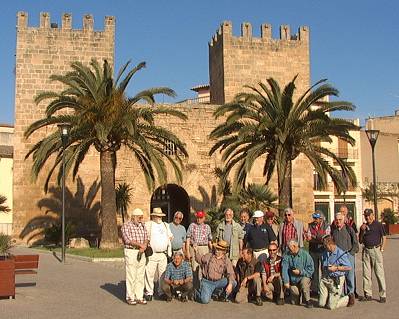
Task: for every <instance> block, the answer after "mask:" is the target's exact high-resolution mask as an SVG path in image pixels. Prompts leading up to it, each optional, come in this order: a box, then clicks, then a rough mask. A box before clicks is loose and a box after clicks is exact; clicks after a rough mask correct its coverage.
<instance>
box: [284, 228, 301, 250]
mask: <svg viewBox="0 0 399 319" xmlns="http://www.w3.org/2000/svg"><path fill="white" fill-rule="evenodd" d="M292 239H295V240H298V238H297V232H296V229H295V226H294V224H293V223H288V224H287V223H284V225H283V243H282V244H283V245H282V246H283V247H287V245H288V243H289V242H290V240H292Z"/></svg>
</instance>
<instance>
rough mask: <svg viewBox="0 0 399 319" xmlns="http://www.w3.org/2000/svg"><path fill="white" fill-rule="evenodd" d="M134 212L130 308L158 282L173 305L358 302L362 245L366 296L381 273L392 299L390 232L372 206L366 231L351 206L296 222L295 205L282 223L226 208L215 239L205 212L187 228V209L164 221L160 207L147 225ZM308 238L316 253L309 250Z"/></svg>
mask: <svg viewBox="0 0 399 319" xmlns="http://www.w3.org/2000/svg"><path fill="white" fill-rule="evenodd" d="M128 215H129V220H128V221H127V222H126V223H125V224H124V225H123V226H122V229H121V231H122V238H123V242H124V245H125V249H124V252H125V264H126V301H127V303H128V304H130V305H136V304H146V303H147V302H148V301H151V300H152V299H153V296H154V294H155V291H154V290H155V289H154V282H157V291H156V295H157V296H158V297H160V298H162V299H164V300H166V301H167V302H170V301H172V299H173V298H176V299H178V300H180V301H181V302H187V301H188V300H190V299H193V300H195V301H197V302H200V303H203V304H206V303H209V302H210V301H211V300H212V299H217V300H220V301H226V302H230V301H234V302H236V303H243V302H248V301H250V302H253V303H254V304H256V305H258V306H262V305H263V301H264V300H270V301H274V302H275V303H276V304H277V305H284V304H285V302H286V301H290V302H291V303H292V304H300V303H301V299H302V302H303V303H304V304H305V306H306V307H307V308H312V307H313V306H314V305H313V301H312V299H311V297H312V296H313V297H317V298H318V306H319V307H327V308H329V309H335V308H339V307H344V306H353V305H354V303H355V296H356V279H355V254H356V253H357V252H358V251H359V246H360V244H361V245H363V248H362V264H363V265H362V266H363V291H364V295H363V296H362V297H359V300H361V301H370V300H372V292H371V273H372V271H374V273H375V275H376V277H377V281H378V286H379V297H380V299H379V301H380V302H381V303H384V302H386V287H385V279H384V269H383V257H382V252H383V251H384V247H385V243H386V236H385V232H384V228H383V226H382V224H381V223H379V222H378V221H376V220H375V216H374V212H373V211H372V210H371V209H366V210H365V211H364V218H365V222H364V223H363V224H362V225H361V227H360V232H359V234H358V230H357V227H356V225H355V223H354V221H353V219H352V218H350V217H349V216H348V209H347V207H346V206H342V207H341V208H340V210H339V212H338V213H336V214H335V219H334V221H333V222H332V223H331V224H328V223H327V222H326V221H325V219H324V216H323V215H322V214H321V213H320V212H316V213H314V214H312V218H313V221H312V222H311V223H309V224H308V225H304V224H303V223H302V222H301V221H300V220H298V219H296V218H295V214H294V211H293V210H292V209H291V208H287V209H285V211H284V221H283V222H282V223H281V224H280V225H278V224H277V223H276V222H275V221H276V217H275V215H274V213H273V212H270V211H268V212H266V213H264V212H262V211H259V210H258V211H255V212H254V213H253V214H252V216H250V212H249V211H248V210H246V209H243V210H241V212H240V222H236V221H235V220H234V212H233V210H232V209H226V210H225V212H224V219H223V220H222V221H221V222H220V223H219V225H218V226H217V228H216V231H215V234H214V236H213V235H212V232H211V228H210V226H209V225H208V224H206V223H205V220H206V213H204V212H202V211H199V212H197V213H196V214H195V217H196V221H195V222H193V223H191V224H190V225H189V227H188V229H187V231H186V229H185V227H184V226H183V225H182V220H183V218H184V215H183V214H182V213H181V212H180V211H177V212H176V213H175V214H174V219H173V222H171V223H166V222H164V221H163V220H162V218H163V217H165V216H166V215H165V214H164V213H163V212H162V210H161V209H160V208H154V209H153V212H152V213H151V215H150V216H151V220H150V221H148V222H146V223H144V222H143V215H144V214H143V211H142V210H141V209H138V208H136V209H135V210H133V211H132V212H130V213H129V214H128ZM250 220H252V222H250ZM214 237H215V238H214ZM305 241H307V242H308V243H309V251H307V250H306V249H304V243H305Z"/></svg>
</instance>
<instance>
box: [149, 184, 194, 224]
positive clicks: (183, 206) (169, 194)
mask: <svg viewBox="0 0 399 319" xmlns="http://www.w3.org/2000/svg"><path fill="white" fill-rule="evenodd" d="M154 207H161V208H162V211H163V212H164V213H165V214H166V219H165V220H166V221H167V222H171V221H172V220H173V215H174V213H175V212H176V211H178V210H179V211H181V212H182V213H183V215H184V218H183V222H182V224H183V225H184V226H185V227H186V228H187V227H188V225H189V224H190V198H189V197H188V194H187V192H186V191H185V190H184V188H183V187H180V186H179V185H176V184H167V185H163V186H160V187H158V188H157V189H156V190H155V192H154V193H153V194H152V197H151V207H150V211H151V212H152V210H153V208H154Z"/></svg>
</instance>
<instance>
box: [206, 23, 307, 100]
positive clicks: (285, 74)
mask: <svg viewBox="0 0 399 319" xmlns="http://www.w3.org/2000/svg"><path fill="white" fill-rule="evenodd" d="M260 30H261V37H260V38H257V37H253V36H252V26H251V24H250V23H248V22H245V23H243V24H241V36H240V37H236V36H234V35H233V25H232V23H231V22H230V21H225V22H223V23H222V25H221V26H220V28H219V30H218V32H217V33H216V34H215V35H214V36H213V38H212V40H211V41H210V43H209V77H210V91H211V103H212V104H223V103H227V102H230V101H231V100H232V99H233V97H234V95H235V94H237V93H239V92H240V91H242V90H243V86H244V85H256V84H257V83H258V82H259V81H266V79H267V78H269V77H273V78H275V79H276V80H277V81H278V82H279V83H280V85H281V86H284V85H285V84H286V83H288V82H289V81H290V80H292V78H293V77H294V76H295V75H296V74H298V79H297V81H296V85H297V88H298V92H303V90H304V89H307V88H308V87H309V84H310V58H309V28H308V27H306V26H302V27H300V28H299V30H298V33H297V34H295V35H291V33H290V27H289V26H288V25H282V26H280V39H273V38H272V27H271V25H270V24H262V26H261V28H260Z"/></svg>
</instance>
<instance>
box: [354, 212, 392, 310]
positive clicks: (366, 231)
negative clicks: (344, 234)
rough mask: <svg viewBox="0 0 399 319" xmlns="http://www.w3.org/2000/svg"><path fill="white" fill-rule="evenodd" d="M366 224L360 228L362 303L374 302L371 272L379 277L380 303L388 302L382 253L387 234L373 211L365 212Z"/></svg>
mask: <svg viewBox="0 0 399 319" xmlns="http://www.w3.org/2000/svg"><path fill="white" fill-rule="evenodd" d="M364 218H365V219H366V223H364V224H363V225H362V226H361V227H360V235H359V241H360V243H361V244H363V253H362V263H363V290H364V297H363V298H362V299H360V300H361V301H371V300H372V290H371V272H372V271H374V273H375V276H376V277H377V282H378V290H379V295H380V302H381V303H385V302H386V300H387V299H386V286H385V275H384V263H383V256H382V253H383V251H384V248H385V243H386V233H385V229H384V227H383V226H382V224H381V223H380V222H378V221H376V220H375V216H374V212H373V210H372V209H370V208H367V209H365V210H364Z"/></svg>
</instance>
